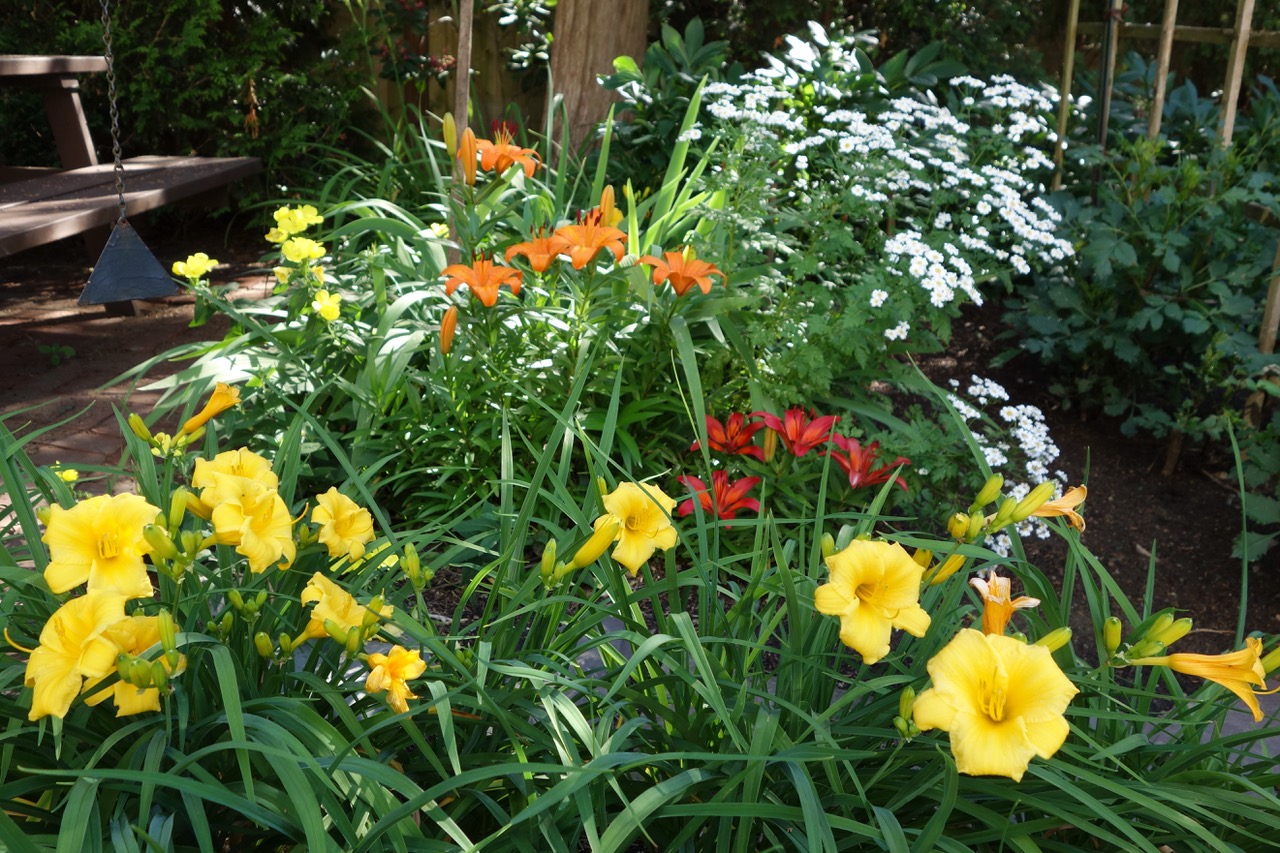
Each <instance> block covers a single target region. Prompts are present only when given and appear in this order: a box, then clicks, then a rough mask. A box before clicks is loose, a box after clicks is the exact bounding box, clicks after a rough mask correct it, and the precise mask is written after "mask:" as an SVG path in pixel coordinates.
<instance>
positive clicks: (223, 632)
mask: <svg viewBox="0 0 1280 853" xmlns="http://www.w3.org/2000/svg"><path fill="white" fill-rule="evenodd" d="M235 624H236V614H234V613H232V612H231V611H230V610H228V611H227V612H226V613H223V614H222V621H221V622H220V623H219V624H218V636H220V637H225V636H227V635H228V634H230V633H231V626H233V625H235Z"/></svg>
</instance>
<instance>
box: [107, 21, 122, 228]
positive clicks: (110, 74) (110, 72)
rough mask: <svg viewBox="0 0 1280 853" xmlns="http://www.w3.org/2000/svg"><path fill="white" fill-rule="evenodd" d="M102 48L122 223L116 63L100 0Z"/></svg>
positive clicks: (108, 26)
mask: <svg viewBox="0 0 1280 853" xmlns="http://www.w3.org/2000/svg"><path fill="white" fill-rule="evenodd" d="M102 47H103V56H104V57H105V58H106V60H107V103H108V105H109V106H110V108H111V156H112V158H113V160H114V161H115V173H116V195H117V196H118V197H119V199H120V200H119V201H118V202H116V206H117V207H119V208H120V221H121V222H123V221H124V210H125V202H124V163H123V161H122V160H121V156H120V110H119V109H118V108H117V106H116V63H115V56H114V55H113V54H112V52H111V4H110V0H102Z"/></svg>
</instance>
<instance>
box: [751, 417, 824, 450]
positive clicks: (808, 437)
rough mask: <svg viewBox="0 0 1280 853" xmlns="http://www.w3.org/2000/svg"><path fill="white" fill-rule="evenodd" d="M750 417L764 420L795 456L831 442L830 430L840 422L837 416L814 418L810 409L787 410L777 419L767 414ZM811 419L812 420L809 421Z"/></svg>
mask: <svg viewBox="0 0 1280 853" xmlns="http://www.w3.org/2000/svg"><path fill="white" fill-rule="evenodd" d="M751 414H752V416H753V417H754V416H756V415H759V416H760V417H762V418H764V422H765V425H766V426H768V427H769V429H771V430H773V431H774V432H776V433H777V434H778V437H779V438H781V439H782V443H783V444H785V445H786V446H787V450H790V451H791V452H792V453H794V454H795V455H796V456H804V455H805V454H806V453H808V452H809V451H810V450H812V449H813V448H815V447H817V446H819V445H822V444H826V443H827V442H828V441H830V440H831V430H832V429H833V428H834V427H835V425H836V423H837V422H838V421H839V420H840V417H839V415H823V416H822V417H820V418H815V417H814V416H813V415H814V412H813V410H812V409H810V410H809V414H807V415H806V414H805V412H804V409H787V411H786V412H784V413H783V415H782V417H781V418H779V417H778V416H777V415H773V414H770V413H769V412H752V413H751ZM811 418H812V420H810V419H811Z"/></svg>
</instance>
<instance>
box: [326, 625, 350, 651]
mask: <svg viewBox="0 0 1280 853" xmlns="http://www.w3.org/2000/svg"><path fill="white" fill-rule="evenodd" d="M324 632H325V633H326V634H328V635H329V639H331V640H333V641H334V642H335V643H341V644H343V645H344V646H345V645H346V644H347V629H346V628H343V627H342V626H341V625H339V624H338V623H337V622H334V621H333V620H332V619H326V620H324Z"/></svg>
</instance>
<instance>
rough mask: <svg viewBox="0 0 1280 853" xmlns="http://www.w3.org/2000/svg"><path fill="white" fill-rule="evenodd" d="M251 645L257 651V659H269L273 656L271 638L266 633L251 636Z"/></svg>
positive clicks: (273, 649)
mask: <svg viewBox="0 0 1280 853" xmlns="http://www.w3.org/2000/svg"><path fill="white" fill-rule="evenodd" d="M253 645H254V647H255V648H257V650H258V657H261V658H270V657H271V656H272V655H273V654H275V648H274V647H272V645H271V636H270V635H269V634H268V633H267V632H266V631H259V632H258V633H256V634H254V635H253Z"/></svg>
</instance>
